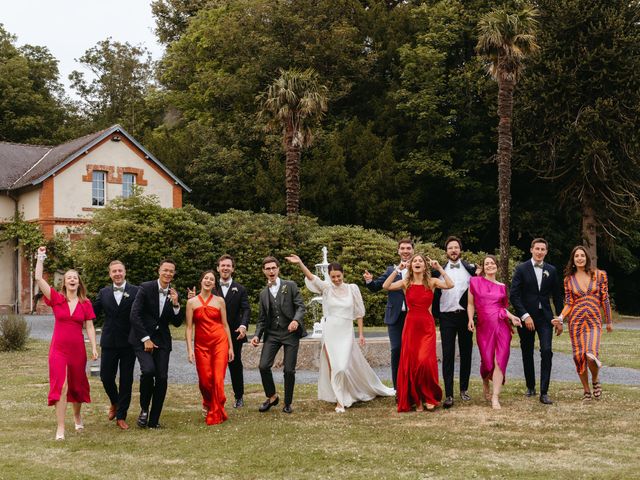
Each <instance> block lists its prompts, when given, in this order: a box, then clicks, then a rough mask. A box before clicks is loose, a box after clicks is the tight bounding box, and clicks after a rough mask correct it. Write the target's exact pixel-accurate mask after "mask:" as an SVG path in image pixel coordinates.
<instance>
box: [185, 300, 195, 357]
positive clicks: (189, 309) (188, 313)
mask: <svg viewBox="0 0 640 480" xmlns="http://www.w3.org/2000/svg"><path fill="white" fill-rule="evenodd" d="M194 301H195V300H193V297H192V298H190V299H189V300H187V306H186V308H185V319H186V323H187V325H186V327H185V329H184V339H185V340H186V343H187V358H188V359H189V363H195V361H196V357H195V354H194V353H193V303H194Z"/></svg>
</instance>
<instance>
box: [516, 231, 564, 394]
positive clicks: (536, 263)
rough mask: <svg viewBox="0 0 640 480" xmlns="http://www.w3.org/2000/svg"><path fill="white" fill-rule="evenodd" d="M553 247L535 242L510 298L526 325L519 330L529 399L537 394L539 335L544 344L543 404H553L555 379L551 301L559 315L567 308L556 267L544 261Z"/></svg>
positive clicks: (541, 350) (542, 353) (541, 349)
mask: <svg viewBox="0 0 640 480" xmlns="http://www.w3.org/2000/svg"><path fill="white" fill-rule="evenodd" d="M548 247H549V244H548V243H547V241H546V240H545V239H544V238H535V239H533V241H532V242H531V259H529V260H527V261H526V262H523V263H521V264H520V265H518V266H517V267H516V270H515V272H514V273H513V279H512V280H511V291H510V295H509V297H510V299H511V304H512V305H513V307H514V308H515V310H516V315H518V316H519V317H520V319H521V320H522V323H523V324H524V326H522V327H520V328H518V335H519V336H520V349H521V350H522V364H523V366H524V377H525V380H526V383H527V392H526V393H525V395H526V396H527V397H534V396H535V395H536V373H535V368H534V366H533V346H534V342H535V335H536V332H538V340H539V342H540V357H541V358H540V402H542V403H543V404H545V405H550V404H552V403H553V401H552V400H551V398H550V397H549V394H548V390H549V381H550V379H551V359H552V357H553V352H552V350H551V342H552V338H553V328H554V326H553V324H552V320H553V319H554V316H553V312H552V311H551V303H550V302H549V298H550V297H552V298H553V303H554V306H555V309H556V315H560V312H561V311H562V307H563V298H562V297H563V295H562V285H561V283H560V279H559V278H558V274H557V272H556V268H555V267H554V266H553V265H551V264H550V263H546V262H545V261H544V257H545V256H546V255H547V251H548ZM556 329H557V330H556V333H558V334H559V333H561V332H562V325H559V326H557V327H556Z"/></svg>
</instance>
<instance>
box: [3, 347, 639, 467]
mask: <svg viewBox="0 0 640 480" xmlns="http://www.w3.org/2000/svg"><path fill="white" fill-rule="evenodd" d="M47 348H48V346H47V343H46V342H39V341H31V342H30V343H29V350H28V351H26V352H19V353H0V380H1V382H2V389H1V390H0V408H1V410H2V414H1V415H0V478H2V479H12V478H16V479H17V478H20V479H25V478H28V479H52V478H61V479H76V478H77V479H80V478H82V479H89V478H107V479H121V478H127V479H142V478H144V479H168V478H216V479H227V478H229V479H238V478H239V479H245V478H246V479H263V478H264V479H281V478H300V479H314V480H316V479H325V478H340V479H352V478H354V479H377V478H385V479H387V478H389V479H396V478H406V479H426V478H454V479H456V478H521V479H530V478H534V479H535V478H539V479H548V478H561V479H562V478H567V479H579V478H611V479H620V478H638V475H639V474H638V471H640V459H639V458H640V455H639V454H640V450H639V447H638V439H639V438H640V409H639V408H638V406H639V405H640V401H639V399H640V387H639V386H635V387H627V386H609V385H607V386H606V387H605V393H604V399H603V400H602V401H600V402H595V401H594V402H592V403H591V404H589V405H583V404H582V403H581V402H580V400H579V399H580V397H581V389H580V388H579V386H578V384H577V383H561V382H553V389H552V391H551V392H550V393H551V395H552V396H553V398H554V399H555V400H556V404H555V405H553V406H551V407H546V406H543V405H541V404H540V403H539V402H537V401H536V400H534V399H525V398H524V397H522V395H521V390H522V384H521V382H508V383H507V385H506V386H505V392H504V398H503V402H502V403H503V410H501V411H499V412H495V411H493V410H491V409H490V408H489V407H488V406H487V405H486V404H485V402H484V401H481V400H480V390H481V386H480V384H479V382H478V381H473V382H472V385H471V393H472V395H473V396H474V399H473V400H472V401H471V402H470V403H469V404H466V405H460V403H459V402H458V403H456V406H455V407H454V408H453V409H451V410H448V411H445V410H438V411H436V412H435V413H427V412H425V413H409V414H398V413H396V412H395V409H394V403H393V400H392V399H377V400H374V401H372V402H369V403H367V404H362V405H357V406H355V407H353V408H351V409H349V410H347V413H346V414H344V415H337V414H335V413H334V412H333V407H332V406H331V405H329V404H327V403H323V402H319V401H318V400H316V387H315V386H313V385H299V386H298V387H296V401H295V403H294V408H295V412H294V414H293V415H290V416H287V415H285V414H283V413H281V412H280V409H277V410H276V411H272V412H268V413H266V414H260V413H258V411H257V406H258V405H259V403H260V402H261V401H262V400H263V394H262V388H261V387H260V386H258V385H250V386H248V388H247V393H246V397H245V398H246V401H247V408H245V409H242V410H241V411H237V410H234V409H232V408H230V409H229V414H230V419H229V421H228V422H226V423H225V424H223V425H219V426H212V427H207V426H206V425H205V424H204V422H203V418H202V416H201V414H200V408H199V392H198V390H197V386H195V385H182V386H181V385H170V387H169V392H168V396H167V402H166V404H165V410H164V413H163V418H162V421H163V423H164V424H165V425H166V428H165V429H163V430H159V431H147V430H140V429H138V428H132V430H131V431H129V432H122V431H119V430H117V429H116V427H115V425H114V424H113V423H112V422H108V421H107V420H106V411H107V399H106V396H105V394H104V392H103V390H102V386H101V384H100V382H99V380H98V379H96V378H91V387H92V397H93V399H94V402H95V403H93V404H90V405H87V406H85V409H84V410H83V411H84V413H85V426H86V429H85V430H86V431H85V432H84V433H83V434H75V433H73V432H69V431H68V432H67V440H66V441H64V442H55V441H54V440H53V437H54V432H55V421H54V413H53V409H52V408H49V407H47V406H46V397H47V389H48V380H47V375H48V373H47ZM136 389H137V388H136ZM228 395H229V396H230V392H228ZM136 404H137V394H136V395H135V396H134V402H133V407H132V409H131V414H132V416H131V417H130V418H129V420H130V422H131V423H135V416H136V414H137V408H136V407H135V405H136ZM67 425H68V427H71V428H73V423H72V418H71V415H69V421H68V423H67Z"/></svg>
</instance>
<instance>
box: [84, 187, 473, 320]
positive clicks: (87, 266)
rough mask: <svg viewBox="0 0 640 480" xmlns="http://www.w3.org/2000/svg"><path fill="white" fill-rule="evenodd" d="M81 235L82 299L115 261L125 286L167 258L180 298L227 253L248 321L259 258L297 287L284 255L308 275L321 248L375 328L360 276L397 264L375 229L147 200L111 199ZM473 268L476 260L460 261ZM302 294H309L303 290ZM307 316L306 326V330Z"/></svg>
mask: <svg viewBox="0 0 640 480" xmlns="http://www.w3.org/2000/svg"><path fill="white" fill-rule="evenodd" d="M86 233H88V235H87V236H85V238H84V239H83V240H80V241H78V242H77V243H76V244H75V245H74V246H73V247H72V250H73V255H74V258H75V259H76V263H77V266H78V267H79V268H80V269H81V271H82V275H83V279H84V280H85V282H86V283H87V286H88V290H89V292H90V294H92V295H93V294H95V293H96V292H97V290H98V289H99V288H101V287H102V286H103V285H105V284H107V283H108V282H109V281H110V280H109V276H108V272H107V266H108V264H109V262H110V261H111V260H113V259H115V258H118V259H119V260H122V261H123V262H124V264H125V266H126V268H127V279H128V280H129V281H130V282H132V283H136V284H137V283H140V282H143V281H146V280H152V279H154V278H156V276H157V266H158V262H159V261H160V260H161V259H162V258H164V257H167V256H169V257H172V258H173V259H174V260H175V261H176V263H177V273H176V277H175V281H174V285H175V287H176V288H177V289H178V291H179V293H180V296H181V299H182V300H184V299H185V298H186V289H187V287H192V286H194V285H195V286H198V280H199V278H200V274H201V272H202V271H204V270H207V269H215V265H216V260H217V258H218V257H219V256H220V255H222V254H224V253H228V254H230V255H232V256H233V257H234V258H235V261H236V272H235V274H234V278H235V279H236V280H237V281H239V282H240V283H242V284H243V285H244V286H245V287H246V288H247V290H248V294H249V301H250V302H251V304H252V317H253V319H254V321H255V319H256V317H257V314H258V294H259V292H260V290H261V289H262V288H264V285H265V278H264V275H263V273H262V268H261V267H262V259H263V258H264V257H266V256H267V255H274V256H275V257H277V258H278V259H279V260H280V261H281V275H282V277H283V278H289V279H291V280H294V281H296V282H297V283H298V285H300V286H302V285H303V284H304V276H303V274H302V272H301V271H300V269H299V268H297V267H295V266H294V265H291V264H289V263H287V262H286V261H285V260H284V257H285V255H288V254H290V253H297V254H298V255H300V257H301V258H302V259H303V261H304V262H305V263H306V264H307V266H308V267H309V268H310V269H311V270H314V266H315V264H316V263H319V262H320V261H321V260H322V253H321V248H322V247H323V246H326V247H327V248H328V250H329V261H337V262H340V263H341V264H342V265H343V266H344V269H345V279H346V281H347V282H349V283H356V284H358V285H360V286H361V291H362V294H363V298H364V301H365V306H366V307H367V314H366V317H365V324H366V325H382V324H383V319H384V309H385V305H386V301H387V297H386V295H385V294H384V292H380V293H375V294H372V293H370V292H369V291H368V290H367V289H366V288H364V283H363V279H362V274H363V272H364V270H365V269H368V270H369V271H370V272H371V273H372V274H373V275H374V276H375V275H380V274H382V273H383V272H384V271H385V270H386V268H387V266H388V265H391V264H392V263H394V262H397V260H398V259H397V240H396V239H393V238H390V237H388V236H386V235H384V234H382V233H379V232H377V231H375V230H369V229H365V228H363V227H359V226H321V225H319V224H318V222H317V221H316V219H314V218H310V217H305V216H299V218H298V222H297V223H294V224H292V223H291V222H289V220H287V218H286V217H285V216H283V215H275V214H267V213H253V212H247V211H240V210H229V211H227V212H225V213H220V214H218V215H215V216H213V215H209V214H208V213H205V212H202V211H200V210H197V209H195V208H193V207H191V206H189V205H188V206H186V207H184V208H182V209H165V208H162V207H160V206H159V204H158V202H157V200H156V199H154V198H153V197H144V196H133V197H130V198H128V199H118V200H115V201H114V202H112V203H110V204H109V205H107V206H106V207H105V208H104V209H101V210H100V211H98V212H96V214H95V216H94V220H93V222H92V223H91V224H90V225H89V226H88V227H87V230H86ZM416 251H417V252H422V253H426V254H427V255H429V256H430V257H431V258H433V259H436V260H438V261H440V262H444V260H445V254H444V251H443V250H442V249H439V248H437V247H435V246H434V245H433V244H429V243H424V244H423V243H418V244H417V245H416ZM465 258H467V259H469V260H473V261H477V260H478V259H479V258H480V257H479V254H477V255H472V254H470V255H465ZM302 291H303V295H304V296H305V298H306V299H307V300H309V299H310V298H311V297H312V295H311V293H310V292H308V291H307V290H306V289H305V288H303V289H302ZM311 321H312V319H311V315H309V316H307V322H309V323H311Z"/></svg>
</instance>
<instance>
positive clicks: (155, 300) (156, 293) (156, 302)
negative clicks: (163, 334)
mask: <svg viewBox="0 0 640 480" xmlns="http://www.w3.org/2000/svg"><path fill="white" fill-rule="evenodd" d="M151 297H152V298H151V305H153V308H154V309H155V310H154V312H156V313H157V315H158V318H160V317H161V316H162V312H161V311H160V289H159V288H158V281H157V280H156V281H155V282H154V283H153V285H151ZM164 306H165V307H166V306H167V302H166V300H165V302H164ZM163 310H164V309H163Z"/></svg>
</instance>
